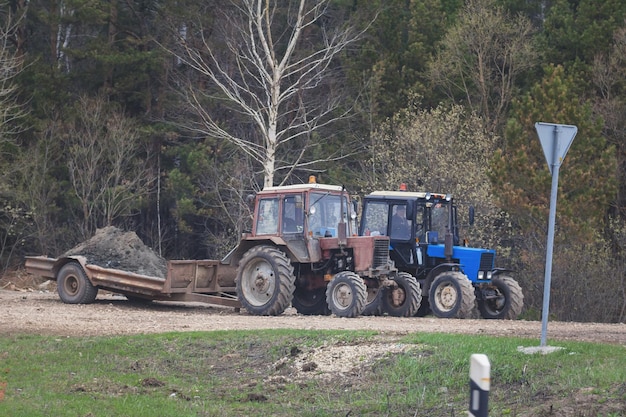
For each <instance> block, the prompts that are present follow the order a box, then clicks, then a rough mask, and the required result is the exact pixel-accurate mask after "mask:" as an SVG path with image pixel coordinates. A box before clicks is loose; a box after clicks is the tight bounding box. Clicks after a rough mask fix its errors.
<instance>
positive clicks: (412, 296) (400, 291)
mask: <svg viewBox="0 0 626 417" xmlns="http://www.w3.org/2000/svg"><path fill="white" fill-rule="evenodd" d="M394 281H395V282H396V284H397V285H394V286H392V287H387V288H385V289H384V290H383V297H382V306H383V311H384V312H385V313H387V314H389V315H390V316H394V317H412V316H414V315H415V314H416V313H417V310H418V309H419V306H420V303H421V302H422V289H421V288H420V285H419V284H418V283H417V280H416V279H415V277H414V276H412V275H411V274H407V273H406V272H399V273H398V275H396V278H395V280H394Z"/></svg>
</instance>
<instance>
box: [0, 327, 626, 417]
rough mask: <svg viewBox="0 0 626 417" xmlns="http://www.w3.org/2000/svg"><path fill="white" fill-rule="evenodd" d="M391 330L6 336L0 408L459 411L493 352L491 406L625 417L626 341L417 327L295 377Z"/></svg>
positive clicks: (0, 349) (497, 412)
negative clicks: (302, 358) (327, 352)
mask: <svg viewBox="0 0 626 417" xmlns="http://www.w3.org/2000/svg"><path fill="white" fill-rule="evenodd" d="M384 339H385V337H383V336H381V335H379V334H377V333H375V332H366V331H361V332H351V331H293V330H263V331H231V332H226V331H219V332H195V333H167V334H159V335H137V336H119V337H82V338H77V337H71V338H69V337H63V338H60V337H43V336H27V335H19V336H3V337H2V339H0V390H4V398H3V399H2V396H1V395H0V415H1V416H29V417H30V416H55V417H56V416H94V417H95V416H98V417H99V416H129V417H130V416H141V417H144V416H159V417H165V416H175V417H183V416H229V417H230V416H348V415H349V416H460V415H465V411H466V410H467V408H468V404H469V399H468V398H469V396H468V395H469V385H468V384H469V358H470V356H471V355H472V354H473V353H484V354H486V355H487V356H488V357H489V360H490V362H491V381H492V382H491V393H490V398H489V405H490V416H542V415H546V416H548V415H560V416H607V417H609V416H626V405H625V404H626V349H625V348H624V347H621V346H615V345H602V344H592V343H576V342H559V343H558V344H557V345H558V346H561V347H563V348H564V349H563V350H561V351H558V352H555V353H551V354H549V355H541V354H535V355H526V354H522V353H520V352H518V351H517V347H518V346H536V345H537V344H538V341H536V340H524V339H515V338H495V337H486V336H463V335H442V334H419V333H416V334H411V335H408V336H404V337H403V338H401V339H399V340H397V339H396V340H393V343H403V344H407V345H409V349H408V350H406V351H405V352H404V353H400V354H393V355H386V356H382V357H380V358H377V359H376V360H375V361H371V362H370V361H368V360H367V358H363V363H367V364H368V366H365V367H362V368H358V369H355V370H354V371H352V372H349V373H346V374H343V375H335V376H334V378H332V379H328V378H327V379H319V378H313V377H312V376H313V375H315V372H311V373H310V375H306V376H307V377H306V378H296V377H295V376H294V375H295V374H294V371H295V368H293V367H292V365H293V361H294V360H295V358H296V357H297V356H298V355H302V354H303V353H302V352H308V351H309V350H311V349H313V348H315V347H319V346H322V345H327V346H328V345H336V346H341V345H353V344H362V343H365V342H368V341H383V340H384ZM280 360H282V362H284V365H282V366H277V363H278V362H279V361H280ZM335 360H337V361H341V360H346V359H345V358H341V357H337V358H335ZM282 362H281V363H282ZM4 385H6V387H4V388H3V386H4ZM568 410H572V411H571V412H569V413H568ZM550 412H555V414H550Z"/></svg>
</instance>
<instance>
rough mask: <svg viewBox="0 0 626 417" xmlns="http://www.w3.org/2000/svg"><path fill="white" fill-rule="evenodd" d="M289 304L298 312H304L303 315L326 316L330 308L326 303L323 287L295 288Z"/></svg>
mask: <svg viewBox="0 0 626 417" xmlns="http://www.w3.org/2000/svg"><path fill="white" fill-rule="evenodd" d="M291 305H292V306H293V308H295V309H296V311H297V312H298V313H299V314H304V315H305V316H313V315H320V316H328V315H329V314H330V309H329V308H328V304H327V303H326V288H325V287H324V288H317V289H314V290H307V289H305V288H296V291H295V292H294V293H293V300H292V301H291Z"/></svg>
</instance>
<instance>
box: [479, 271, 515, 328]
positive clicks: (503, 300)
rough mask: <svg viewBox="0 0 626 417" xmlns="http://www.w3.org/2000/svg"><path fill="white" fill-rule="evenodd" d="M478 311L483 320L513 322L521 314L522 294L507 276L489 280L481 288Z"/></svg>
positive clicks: (513, 281)
mask: <svg viewBox="0 0 626 417" xmlns="http://www.w3.org/2000/svg"><path fill="white" fill-rule="evenodd" d="M480 292H481V294H480V298H479V300H478V311H480V315H481V317H483V318H485V319H504V320H515V319H516V318H517V316H519V314H520V313H521V312H522V307H523V306H524V294H523V293H522V288H521V287H520V286H519V284H518V283H517V281H515V280H514V279H513V278H511V277H508V276H500V277H497V278H494V279H493V280H491V284H489V285H487V286H485V287H481V289H480Z"/></svg>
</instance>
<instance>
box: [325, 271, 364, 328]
mask: <svg viewBox="0 0 626 417" xmlns="http://www.w3.org/2000/svg"><path fill="white" fill-rule="evenodd" d="M366 300H367V288H366V287H365V283H364V282H363V279H362V278H361V277H360V276H358V275H357V274H355V273H354V272H348V271H344V272H340V273H338V274H337V275H335V276H334V277H333V279H332V280H331V281H330V282H329V283H328V287H327V288H326V302H327V303H328V307H329V308H330V311H331V312H332V313H333V314H334V315H336V316H337V317H347V318H352V317H357V316H359V315H360V314H361V313H362V312H363V309H364V308H365V302H366Z"/></svg>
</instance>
